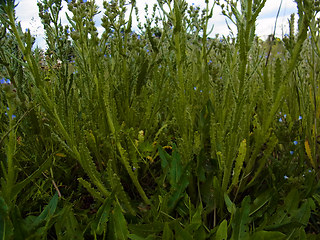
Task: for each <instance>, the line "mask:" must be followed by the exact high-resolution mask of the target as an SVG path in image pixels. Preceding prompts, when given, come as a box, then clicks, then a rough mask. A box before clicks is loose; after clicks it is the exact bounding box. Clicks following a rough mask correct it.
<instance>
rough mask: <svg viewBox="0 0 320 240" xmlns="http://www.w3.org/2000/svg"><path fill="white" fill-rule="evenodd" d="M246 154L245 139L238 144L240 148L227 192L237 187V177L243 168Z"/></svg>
mask: <svg viewBox="0 0 320 240" xmlns="http://www.w3.org/2000/svg"><path fill="white" fill-rule="evenodd" d="M246 152H247V142H246V139H243V141H242V142H241V143H240V146H239V151H238V157H237V159H236V164H235V167H234V175H233V177H232V184H231V186H230V188H229V192H230V191H231V187H232V186H237V185H238V182H239V176H240V172H241V169H242V166H243V162H244V158H245V156H246Z"/></svg>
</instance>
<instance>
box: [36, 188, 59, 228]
mask: <svg viewBox="0 0 320 240" xmlns="http://www.w3.org/2000/svg"><path fill="white" fill-rule="evenodd" d="M58 200H59V198H58V193H55V195H54V196H53V197H52V199H51V200H50V202H49V204H48V205H47V206H46V207H45V209H43V211H42V213H41V214H40V215H39V216H38V217H36V218H35V220H34V221H33V223H32V227H37V226H38V225H40V224H41V223H42V222H44V221H48V220H49V219H50V218H52V217H53V215H54V213H55V211H56V208H57V205H58Z"/></svg>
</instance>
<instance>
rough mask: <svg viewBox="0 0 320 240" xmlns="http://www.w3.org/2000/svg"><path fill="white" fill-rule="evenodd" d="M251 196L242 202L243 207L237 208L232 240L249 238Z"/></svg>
mask: <svg viewBox="0 0 320 240" xmlns="http://www.w3.org/2000/svg"><path fill="white" fill-rule="evenodd" d="M249 213H250V196H246V197H245V198H244V199H243V200H242V203H241V208H240V209H237V211H236V213H235V217H234V219H233V221H232V223H231V225H232V236H231V239H232V240H245V239H249V226H248V224H249V222H250V217H249Z"/></svg>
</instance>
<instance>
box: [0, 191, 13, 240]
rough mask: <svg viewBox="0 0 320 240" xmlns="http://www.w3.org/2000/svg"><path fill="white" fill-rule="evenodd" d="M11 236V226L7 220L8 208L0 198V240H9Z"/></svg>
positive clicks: (8, 219)
mask: <svg viewBox="0 0 320 240" xmlns="http://www.w3.org/2000/svg"><path fill="white" fill-rule="evenodd" d="M12 235H13V225H12V223H11V221H10V218H9V208H8V206H7V204H6V203H5V201H4V199H3V198H2V197H0V240H6V239H10V238H11V236H12Z"/></svg>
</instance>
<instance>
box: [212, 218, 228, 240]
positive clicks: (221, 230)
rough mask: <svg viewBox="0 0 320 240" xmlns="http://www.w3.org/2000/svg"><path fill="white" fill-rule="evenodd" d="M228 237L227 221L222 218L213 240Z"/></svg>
mask: <svg viewBox="0 0 320 240" xmlns="http://www.w3.org/2000/svg"><path fill="white" fill-rule="evenodd" d="M227 238H228V222H227V220H223V221H222V223H220V225H219V227H218V230H217V233H216V238H215V240H227Z"/></svg>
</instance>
